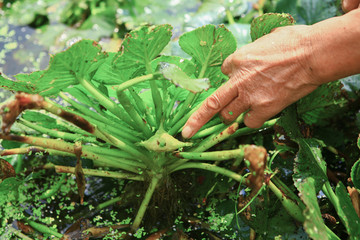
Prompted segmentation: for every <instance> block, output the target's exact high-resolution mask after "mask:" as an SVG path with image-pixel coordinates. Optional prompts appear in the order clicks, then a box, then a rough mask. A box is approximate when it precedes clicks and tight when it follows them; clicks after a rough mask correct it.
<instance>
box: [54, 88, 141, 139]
mask: <svg viewBox="0 0 360 240" xmlns="http://www.w3.org/2000/svg"><path fill="white" fill-rule="evenodd" d="M59 95H60V96H61V98H62V99H64V100H65V101H66V102H68V103H70V104H71V105H72V106H73V107H74V108H75V109H77V110H79V111H80V112H81V113H83V114H85V116H84V115H82V114H79V113H75V112H73V111H70V112H71V113H73V114H77V115H79V116H81V117H83V118H84V119H86V120H88V121H89V122H91V123H92V124H95V125H97V126H99V125H101V126H106V127H105V128H109V129H111V130H109V132H111V133H115V134H117V135H119V136H120V137H121V138H125V139H128V140H130V141H133V142H137V141H141V139H139V138H137V137H136V136H137V135H138V134H139V132H136V131H134V130H132V129H129V127H126V126H123V124H124V123H121V124H116V123H115V122H113V121H111V119H109V118H106V117H104V116H102V115H100V114H99V113H96V112H94V111H91V110H90V109H88V108H86V107H85V106H83V105H81V104H79V103H77V102H75V101H74V100H72V99H71V98H69V97H68V96H66V95H65V94H64V93H60V94H59ZM59 107H60V106H59ZM67 111H69V110H68V109H67Z"/></svg>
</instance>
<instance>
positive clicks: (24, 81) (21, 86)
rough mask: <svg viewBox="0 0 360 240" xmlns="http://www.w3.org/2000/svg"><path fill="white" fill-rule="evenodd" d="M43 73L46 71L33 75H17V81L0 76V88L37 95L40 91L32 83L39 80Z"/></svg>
mask: <svg viewBox="0 0 360 240" xmlns="http://www.w3.org/2000/svg"><path fill="white" fill-rule="evenodd" d="M43 73H44V71H36V72H33V73H31V74H18V75H16V78H17V80H12V79H9V78H7V77H4V76H2V75H1V74H0V87H1V88H5V89H7V90H11V91H16V92H18V91H20V92H27V93H36V92H38V91H39V90H38V87H37V86H35V84H33V83H32V81H35V80H36V79H39V78H40V76H41V75H42V74H43Z"/></svg>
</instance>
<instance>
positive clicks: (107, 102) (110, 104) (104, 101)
mask: <svg viewBox="0 0 360 240" xmlns="http://www.w3.org/2000/svg"><path fill="white" fill-rule="evenodd" d="M79 83H80V84H81V85H82V86H83V87H84V88H85V89H86V90H88V91H89V92H90V93H91V94H92V95H93V96H94V97H95V98H96V99H97V100H98V101H99V102H100V103H101V105H103V106H104V107H105V108H106V109H107V110H109V111H110V112H111V113H112V114H114V115H115V116H116V117H118V118H119V119H120V120H122V121H124V122H125V123H127V124H128V125H130V126H132V127H133V128H134V129H137V126H136V124H135V123H134V122H133V121H132V120H131V119H130V117H129V116H128V115H127V114H125V111H124V110H123V109H121V108H120V107H119V106H118V105H117V104H116V103H115V102H114V101H113V100H111V99H110V98H108V97H107V96H105V94H104V93H102V92H101V91H99V90H98V89H97V88H96V87H95V86H94V85H93V84H92V83H91V82H90V81H87V80H86V79H84V78H81V79H79Z"/></svg>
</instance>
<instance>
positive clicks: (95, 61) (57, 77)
mask: <svg viewBox="0 0 360 240" xmlns="http://www.w3.org/2000/svg"><path fill="white" fill-rule="evenodd" d="M78 56H81V57H78ZM106 58H107V54H106V53H103V52H102V51H101V47H100V46H99V45H98V44H97V43H96V42H94V41H90V40H82V41H80V42H78V43H75V44H74V45H72V46H71V47H70V48H69V49H67V50H66V51H64V52H61V53H58V54H56V55H54V56H52V57H51V59H50V64H49V67H48V69H47V70H45V71H44V72H42V75H41V76H40V77H37V78H36V77H33V76H32V75H30V76H29V75H27V74H18V75H16V76H15V77H16V78H17V80H18V81H20V82H30V83H31V84H33V85H34V86H35V88H36V90H35V92H36V93H38V94H40V95H42V96H49V95H53V94H56V93H58V92H59V91H61V90H62V89H64V88H66V87H68V86H70V85H75V84H78V81H79V80H78V79H82V78H85V79H87V80H91V78H92V77H93V75H94V74H95V72H96V70H97V68H98V67H99V66H100V65H101V64H102V63H103V61H104V60H105V59H106Z"/></svg>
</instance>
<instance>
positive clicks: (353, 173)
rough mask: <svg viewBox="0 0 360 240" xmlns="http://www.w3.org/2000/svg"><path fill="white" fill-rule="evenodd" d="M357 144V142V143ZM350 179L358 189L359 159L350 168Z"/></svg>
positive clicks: (359, 185) (359, 186)
mask: <svg viewBox="0 0 360 240" xmlns="http://www.w3.org/2000/svg"><path fill="white" fill-rule="evenodd" d="M358 144H359V143H358ZM350 175H351V180H352V182H353V184H354V186H355V188H356V189H358V190H360V160H357V161H356V162H355V163H354V165H353V166H352V168H351V174H350Z"/></svg>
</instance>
